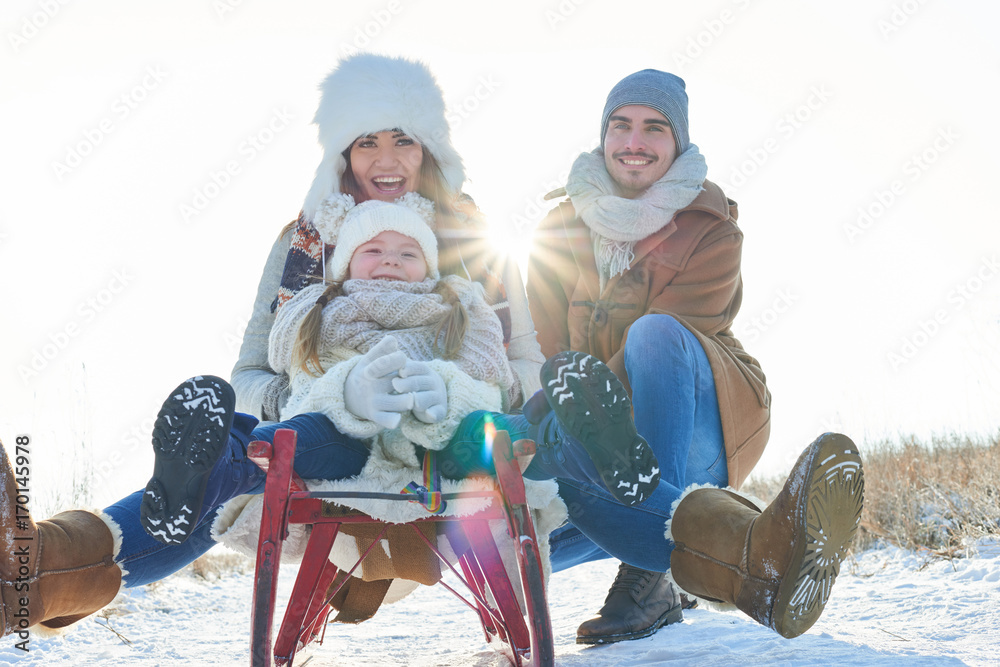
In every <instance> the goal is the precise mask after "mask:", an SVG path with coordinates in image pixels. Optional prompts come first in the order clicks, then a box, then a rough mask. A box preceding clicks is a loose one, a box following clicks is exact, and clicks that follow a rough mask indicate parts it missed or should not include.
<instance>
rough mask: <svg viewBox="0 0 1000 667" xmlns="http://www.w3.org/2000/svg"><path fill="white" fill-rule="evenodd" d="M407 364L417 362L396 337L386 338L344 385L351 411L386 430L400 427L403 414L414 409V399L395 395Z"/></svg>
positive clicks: (358, 365) (355, 369) (364, 359)
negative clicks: (395, 386)
mask: <svg viewBox="0 0 1000 667" xmlns="http://www.w3.org/2000/svg"><path fill="white" fill-rule="evenodd" d="M407 363H413V362H411V361H410V359H409V357H407V356H406V353H405V352H400V351H399V350H398V349H397V345H396V339H395V338H393V337H392V336H386V337H385V338H383V339H382V340H381V341H379V343H378V344H377V345H376V346H375V347H373V348H372V349H370V350H368V352H367V353H365V355H364V356H363V357H361V360H360V361H359V362H358V364H357V365H356V366H355V367H354V368H352V369H351V372H350V373H348V374H347V380H346V381H345V382H344V404H345V405H346V407H347V409H348V410H350V411H351V412H352V413H353V414H354V415H355V416H356V417H358V418H359V419H367V420H369V421H373V422H375V423H376V424H378V425H379V426H381V427H383V428H396V427H397V426H399V421H400V419H402V416H401V415H402V413H404V412H406V411H407V410H410V409H411V408H412V406H413V402H414V398H413V397H412V396H410V395H409V394H397V393H395V392H394V391H393V378H395V377H396V375H397V374H399V373H401V371H402V370H403V368H404V367H405V366H406V365H407ZM438 379H439V380H440V378H438ZM442 386H443V383H442ZM442 414H443V413H442ZM418 418H419V417H418Z"/></svg>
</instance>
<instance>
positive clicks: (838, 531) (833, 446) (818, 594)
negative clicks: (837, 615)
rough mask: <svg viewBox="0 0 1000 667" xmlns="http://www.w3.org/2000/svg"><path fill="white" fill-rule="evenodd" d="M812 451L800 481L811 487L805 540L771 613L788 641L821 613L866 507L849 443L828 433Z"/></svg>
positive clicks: (804, 501) (802, 510)
mask: <svg viewBox="0 0 1000 667" xmlns="http://www.w3.org/2000/svg"><path fill="white" fill-rule="evenodd" d="M813 446H814V448H815V449H814V451H813V453H812V460H811V462H810V464H809V466H808V468H807V472H806V477H805V479H804V482H805V483H808V485H809V487H808V489H807V491H806V492H805V493H803V494H802V498H801V500H800V503H801V504H800V507H799V508H798V509H799V512H798V514H799V517H800V521H802V525H801V529H802V530H803V531H804V532H805V536H806V539H805V540H799V546H798V550H797V552H796V553H795V554H794V556H793V559H792V561H791V563H792V565H793V567H792V568H791V569H790V570H789V572H788V575H787V576H785V577H784V578H783V580H782V583H781V586H779V588H778V593H777V596H776V597H775V602H774V606H773V608H772V616H771V627H772V628H774V629H775V630H776V631H777V632H778V633H779V634H781V635H782V636H784V637H789V638H790V637H797V636H798V635H800V634H802V633H803V632H805V631H806V630H808V629H809V628H810V627H811V626H812V625H813V623H815V622H816V620H817V619H819V617H820V615H821V614H822V613H823V609H824V607H825V606H826V603H827V602H828V601H829V597H830V590H831V588H832V587H833V584H834V582H835V581H836V578H837V575H838V574H839V573H840V565H841V563H842V562H843V560H844V557H845V555H846V553H847V550H848V548H849V547H850V544H851V541H852V540H853V539H854V535H855V533H856V532H857V528H858V525H859V523H860V521H861V510H862V507H863V505H864V471H863V469H862V465H861V457H860V455H859V453H858V450H857V448H856V447H855V445H854V443H853V442H851V440H850V438H848V437H847V436H844V435H840V434H835V433H829V434H825V435H824V436H821V437H820V438H819V439H818V440H817V441H816V442H815V443H814V445H813Z"/></svg>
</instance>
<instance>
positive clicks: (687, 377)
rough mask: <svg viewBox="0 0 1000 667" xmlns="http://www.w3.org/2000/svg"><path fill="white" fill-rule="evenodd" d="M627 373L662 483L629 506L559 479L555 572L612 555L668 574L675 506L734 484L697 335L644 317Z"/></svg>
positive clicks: (632, 335) (631, 335)
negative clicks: (563, 515)
mask: <svg viewBox="0 0 1000 667" xmlns="http://www.w3.org/2000/svg"><path fill="white" fill-rule="evenodd" d="M625 371H626V373H627V374H628V379H629V383H630V384H631V385H632V409H633V413H634V417H635V425H636V429H637V430H638V431H639V433H640V434H641V435H642V436H643V437H644V438H646V441H647V442H649V444H650V446H651V447H652V448H653V451H654V452H655V453H656V457H657V459H658V460H659V462H660V484H659V486H658V487H657V488H656V490H655V491H654V492H653V493H652V495H651V496H650V497H649V499H648V500H646V501H645V502H644V503H642V504H640V505H637V506H635V507H625V506H624V505H621V504H620V503H618V502H617V501H615V499H614V498H613V497H612V496H611V494H610V493H608V492H607V491H606V490H605V489H604V488H603V487H600V486H597V485H594V484H586V483H581V482H579V481H575V480H571V479H559V480H558V482H559V495H560V496H561V497H562V499H563V500H565V501H566V506H567V507H568V508H569V524H567V525H565V526H563V527H562V528H560V529H558V530H557V531H555V532H554V533H553V534H552V535H551V537H550V544H551V547H552V568H553V570H554V571H559V570H563V569H566V568H569V567H572V566H574V565H577V564H579V563H585V562H588V561H592V560H599V559H601V558H607V557H608V556H609V555H610V556H613V557H615V558H617V559H619V560H622V561H624V562H626V563H628V564H629V565H633V566H636V567H640V568H643V569H645V570H654V571H657V572H666V571H667V569H669V567H670V552H671V551H672V550H673V544H672V543H671V542H668V541H667V539H666V537H665V536H664V533H665V529H666V520H667V518H668V517H669V516H670V510H671V506H672V505H673V503H674V501H675V500H677V499H678V498H679V497H680V495H681V492H682V491H683V490H684V489H685V488H687V487H688V486H689V485H691V484H711V485H713V486H720V487H721V486H726V485H727V483H728V474H729V473H728V468H727V466H726V450H725V446H724V444H723V440H722V421H721V419H720V417H719V402H718V399H717V397H716V393H715V381H714V378H713V376H712V368H711V366H710V365H709V363H708V357H706V356H705V351H704V350H703V349H702V347H701V343H699V342H698V339H697V338H695V336H694V334H692V333H691V332H690V331H688V329H687V328H685V327H684V325H682V324H681V323H680V322H678V321H677V320H676V319H674V318H673V317H671V316H669V315H645V316H643V317H640V318H639V319H638V320H636V321H635V322H634V323H633V324H632V326H631V328H630V329H629V332H628V339H627V341H626V344H625Z"/></svg>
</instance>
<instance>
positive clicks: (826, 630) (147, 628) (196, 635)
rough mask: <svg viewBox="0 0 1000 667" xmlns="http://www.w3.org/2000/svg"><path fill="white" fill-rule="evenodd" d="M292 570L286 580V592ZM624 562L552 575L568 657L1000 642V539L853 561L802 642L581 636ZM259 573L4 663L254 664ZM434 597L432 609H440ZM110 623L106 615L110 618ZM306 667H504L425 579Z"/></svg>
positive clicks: (864, 650) (892, 653) (984, 648)
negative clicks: (949, 553)
mask: <svg viewBox="0 0 1000 667" xmlns="http://www.w3.org/2000/svg"><path fill="white" fill-rule="evenodd" d="M292 570H293V568H288V570H287V572H285V573H284V574H285V576H284V577H283V580H282V586H281V590H280V591H279V605H283V599H284V598H285V596H287V595H288V590H289V589H290V587H291V579H292ZM615 570H616V566H615V564H614V563H612V562H610V561H605V562H601V563H592V564H589V565H585V566H581V567H578V568H576V569H574V570H570V571H568V572H562V573H559V574H557V575H555V576H554V577H553V580H552V583H551V590H550V598H551V601H552V621H553V626H554V631H555V636H556V656H557V661H558V664H559V665H566V666H567V667H573V666H575V667H605V666H612V665H614V666H618V665H670V664H677V665H682V664H685V665H686V664H698V665H705V666H710V665H734V664H740V665H753V664H759V665H769V666H777V665H833V664H841V665H843V664H851V665H907V667H909V666H910V665H928V666H930V665H935V666H940V665H995V664H997V662H998V658H997V651H998V649H997V648H996V647H997V645H998V643H1000V544H990V545H985V546H983V547H982V548H981V551H980V555H979V556H978V557H976V558H971V559H963V560H958V561H954V562H953V563H949V562H944V561H933V562H930V563H927V562H925V561H924V560H922V559H921V558H920V557H918V556H914V555H912V554H908V553H904V552H901V551H898V550H895V549H883V550H876V551H871V552H868V553H866V554H864V555H862V557H861V558H860V559H858V560H857V561H852V562H850V563H848V564H847V566H846V567H845V572H843V573H842V575H841V577H840V579H839V580H838V583H837V585H836V587H835V588H834V592H833V599H832V601H831V602H830V604H829V605H828V607H827V610H826V612H825V613H824V615H823V617H822V618H821V619H820V620H819V622H818V623H817V624H816V625H815V626H813V628H812V629H811V630H810V631H809V632H808V633H806V634H805V635H803V636H802V637H799V638H797V639H794V640H786V639H783V638H781V637H779V636H778V635H776V634H774V633H773V632H770V631H768V630H766V629H764V628H762V627H760V626H758V625H756V624H755V623H753V622H751V621H750V620H749V619H747V618H746V617H744V616H742V615H741V614H739V613H738V612H718V611H713V610H708V609H695V610H691V611H689V612H686V613H685V622H684V623H681V624H678V625H674V626H671V627H669V628H667V629H665V630H662V631H660V632H659V633H657V634H656V635H654V636H653V637H650V638H647V639H644V640H639V641H633V642H624V643H621V644H615V645H611V646H603V647H583V646H577V645H576V644H575V643H574V638H575V630H576V626H577V625H578V624H579V623H580V622H581V621H582V620H585V619H586V618H588V617H589V615H590V614H592V613H593V612H594V611H595V610H596V609H597V608H598V607H599V606H600V604H601V601H602V600H603V596H604V592H605V590H606V587H607V586H608V584H609V583H610V582H611V580H612V578H613V577H614V572H615ZM251 580H252V577H251V575H235V574H234V575H228V576H226V577H224V578H223V579H221V580H219V581H216V582H214V583H209V582H206V581H204V580H201V579H198V578H195V577H193V576H190V575H186V574H185V575H178V576H174V577H171V578H169V579H167V580H166V581H164V582H162V583H160V584H159V585H157V586H155V587H153V588H152V589H145V590H144V589H140V590H137V591H131V592H130V593H129V596H128V598H127V599H126V600H124V601H123V602H121V603H119V604H118V605H117V608H118V609H119V610H120V611H121V613H120V614H119V615H116V616H113V617H112V619H111V623H112V624H113V626H114V628H115V629H116V630H117V631H118V632H120V633H121V634H122V635H123V636H125V637H127V638H128V639H129V640H130V641H131V644H130V645H126V644H124V643H123V642H122V641H120V640H119V639H118V638H117V637H116V636H115V635H114V634H113V633H111V632H110V631H108V630H107V629H104V628H102V627H98V625H97V621H95V620H94V619H93V618H92V619H87V620H86V621H84V622H83V623H82V624H80V626H79V627H77V628H76V629H75V631H73V632H72V633H70V634H69V635H67V636H66V637H65V638H63V639H39V638H37V637H33V638H32V640H31V653H30V654H28V655H24V654H23V653H22V652H21V651H18V650H16V649H14V647H13V641H12V638H10V637H5V638H3V639H2V640H0V664H6V663H16V664H18V665H24V666H28V665H57V664H66V665H99V664H114V665H116V666H117V667H126V666H130V665H144V666H145V665H150V666H152V665H246V664H248V662H249V660H248V655H249V647H248V642H249V640H248V637H249V631H248V628H249V607H250V599H251ZM432 605H436V607H432ZM101 622H103V621H101ZM310 656H311V659H310V660H309V661H308V663H305V664H308V665H309V666H310V667H332V666H361V665H365V666H378V667H385V666H389V665H410V666H432V665H434V666H452V665H473V666H477V667H501V666H505V665H507V664H508V663H507V661H506V660H505V659H504V658H502V657H500V656H499V654H497V653H495V652H494V651H493V650H492V649H491V648H489V647H488V646H487V645H486V644H485V643H484V641H483V635H482V631H481V630H480V629H479V627H478V625H477V622H476V620H475V618H474V617H473V616H472V612H471V611H469V610H468V609H467V608H466V607H465V606H464V605H461V604H460V603H458V602H457V601H455V600H454V599H453V598H451V596H450V594H448V593H447V592H446V591H445V590H444V589H443V588H441V587H435V588H424V589H421V590H418V591H417V592H416V593H414V594H413V595H412V596H410V597H409V598H407V599H405V600H403V601H402V602H400V603H398V604H395V605H389V606H387V607H385V608H383V609H382V610H380V611H379V613H378V615H376V617H375V618H374V619H372V620H371V621H368V622H366V623H363V624H361V625H358V626H343V625H334V626H331V627H330V628H329V629H328V631H327V642H326V645H324V646H320V647H317V648H316V649H315V650H312V651H310V652H309V653H307V654H306V655H304V656H303V657H302V658H300V659H298V660H297V664H303V661H304V658H306V657H310Z"/></svg>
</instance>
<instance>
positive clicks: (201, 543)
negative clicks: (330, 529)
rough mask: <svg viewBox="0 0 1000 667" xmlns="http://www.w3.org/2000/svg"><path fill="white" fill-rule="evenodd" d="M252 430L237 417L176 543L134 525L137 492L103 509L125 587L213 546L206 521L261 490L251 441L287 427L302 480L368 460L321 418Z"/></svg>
mask: <svg viewBox="0 0 1000 667" xmlns="http://www.w3.org/2000/svg"><path fill="white" fill-rule="evenodd" d="M255 426H257V419H256V418H254V417H252V416H250V415H245V414H241V413H237V414H236V416H235V417H234V419H233V428H232V431H231V432H230V436H229V445H228V448H227V450H226V451H225V452H224V453H223V454H222V456H221V457H219V460H218V462H217V463H216V464H215V467H214V468H213V469H212V473H211V475H210V476H209V479H208V485H207V488H206V492H205V499H204V501H203V502H202V508H201V514H200V516H199V518H198V521H197V523H196V524H195V528H194V530H192V531H191V535H190V536H189V537H188V539H187V540H185V541H184V542H183V543H181V544H169V545H168V544H161V543H159V542H157V541H156V540H154V539H153V538H152V537H150V536H149V535H148V534H147V533H146V531H145V530H144V529H143V528H142V525H141V524H140V523H139V505H140V504H141V503H142V494H143V491H136V492H135V493H133V494H131V495H129V496H126V497H125V498H122V499H121V500H119V501H118V502H116V503H115V504H113V505H111V506H110V507H108V508H106V509H105V510H104V513H105V514H107V515H108V516H110V517H111V518H112V519H113V520H114V521H115V523H117V524H118V527H119V528H120V529H121V532H122V544H121V548H120V549H119V551H118V557H117V563H118V565H119V566H120V567H121V568H122V570H123V571H124V572H125V575H124V581H125V586H126V587H132V586H142V585H143V584H148V583H151V582H153V581H157V580H159V579H163V578H164V577H166V576H167V575H169V574H172V573H174V572H176V571H177V570H179V569H181V568H182V567H184V566H185V565H187V564H188V563H191V562H192V561H194V560H195V559H196V558H198V556H200V555H202V554H203V553H205V552H206V551H208V550H209V549H211V548H212V547H213V546H214V545H215V541H214V540H213V539H212V534H211V531H212V523H213V522H214V521H215V517H216V515H217V514H218V512H219V508H220V507H221V506H222V504H223V503H225V502H226V501H228V500H230V499H232V498H235V497H236V496H239V495H242V494H244V493H263V492H264V480H265V477H266V476H265V474H264V472H263V471H262V470H261V469H260V468H258V467H257V465H256V464H255V463H254V462H253V461H251V460H249V459H248V458H247V457H246V446H247V444H249V443H250V442H252V441H254V440H265V441H267V442H273V441H274V432H275V431H277V430H278V429H279V428H290V429H293V430H294V431H295V432H296V433H297V434H298V442H297V445H296V448H295V464H294V468H295V472H297V473H298V474H299V475H300V476H301V477H304V478H306V479H342V478H345V477H351V476H353V475H357V474H358V473H359V472H361V468H362V467H363V466H364V463H365V460H366V459H367V458H368V447H366V446H365V445H364V443H362V442H360V441H358V440H355V439H354V438H351V437H349V436H346V435H343V434H341V433H340V432H339V431H338V430H337V429H336V427H335V426H334V425H333V423H332V422H331V421H330V420H329V419H327V418H326V417H325V416H323V415H322V414H318V413H310V414H303V415H297V416H295V417H293V418H291V419H290V420H288V421H286V422H281V423H270V424H268V425H266V426H260V427H257V428H254V427H255Z"/></svg>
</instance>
